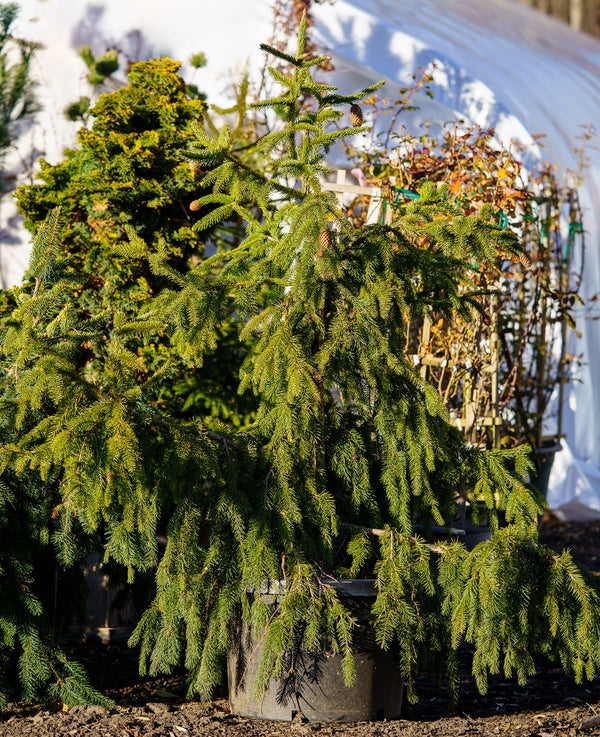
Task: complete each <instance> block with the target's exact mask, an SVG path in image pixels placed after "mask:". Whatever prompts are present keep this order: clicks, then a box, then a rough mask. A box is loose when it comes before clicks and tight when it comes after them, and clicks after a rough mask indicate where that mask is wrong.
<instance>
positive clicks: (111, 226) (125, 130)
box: [17, 59, 252, 425]
mask: <svg viewBox="0 0 600 737" xmlns="http://www.w3.org/2000/svg"><path fill="white" fill-rule="evenodd" d="M178 68H179V64H178V63H176V62H173V61H171V60H169V59H158V60H153V61H149V62H140V63H138V64H134V65H133V67H132V68H131V70H130V73H129V84H128V85H127V86H126V87H124V88H122V89H119V90H117V91H116V92H113V93H111V94H104V95H102V96H101V97H100V100H99V101H98V102H97V104H96V105H95V106H94V108H93V109H92V110H91V113H90V115H91V118H92V119H93V124H92V125H91V126H90V128H89V129H88V128H86V127H82V128H81V130H80V132H79V146H78V147H77V148H74V149H67V150H66V151H65V157H64V159H63V160H62V161H61V162H59V163H58V164H54V165H51V164H49V163H48V162H46V161H44V160H42V161H41V171H40V173H39V176H38V180H37V181H36V182H35V183H34V184H31V185H26V186H23V187H21V188H20V189H19V190H18V193H17V205H18V208H19V211H20V212H21V214H22V215H23V216H24V218H25V225H26V227H28V228H29V229H30V230H31V231H32V233H35V232H36V229H37V228H39V227H40V225H41V224H42V223H43V222H44V221H45V220H46V218H47V217H48V215H49V213H50V212H51V211H52V210H53V209H54V208H57V207H58V208H60V212H61V220H62V237H61V241H60V244H59V245H58V246H57V247H58V248H59V250H60V252H61V254H62V255H63V256H64V257H66V258H69V259H70V265H71V268H72V269H74V270H77V271H78V272H79V274H80V277H79V278H80V281H81V286H80V287H78V288H77V290H75V292H74V293H73V297H74V302H73V307H72V309H77V310H79V314H80V317H81V319H94V320H101V321H103V322H104V324H107V325H109V324H110V323H111V322H112V320H113V317H114V316H115V315H116V314H117V313H118V314H122V315H124V316H128V317H133V316H135V315H136V314H137V312H138V311H139V310H140V309H141V308H142V307H143V306H144V305H145V304H147V303H149V302H150V301H151V299H152V298H153V296H154V295H156V294H157V293H158V292H160V290H161V289H163V288H164V287H165V286H166V285H167V284H168V283H169V282H168V277H164V276H157V275H156V274H155V273H153V271H152V269H151V268H150V266H149V264H148V261H147V260H146V259H130V258H127V257H126V256H123V254H122V253H121V251H122V244H123V242H124V241H125V242H128V241H129V239H130V238H131V237H134V236H135V237H136V238H140V239H141V240H142V241H143V242H144V244H145V245H144V248H146V249H148V252H149V253H151V254H157V253H160V257H161V258H163V259H167V260H169V262H170V263H171V264H172V265H173V266H175V267H176V268H177V269H180V270H183V271H186V270H188V269H190V268H191V267H192V266H193V265H194V264H195V263H196V262H198V261H199V260H200V259H202V257H203V251H204V248H205V244H206V242H207V241H212V243H213V244H214V246H215V247H219V246H223V245H227V244H226V243H224V236H223V235H221V234H219V233H212V234H206V235H205V236H204V238H202V239H201V238H200V237H199V236H198V234H197V233H196V232H195V230H194V229H193V225H194V222H195V221H197V220H198V219H199V218H200V217H201V216H203V215H205V212H197V211H194V210H193V209H192V208H191V207H190V205H191V203H192V202H193V199H194V195H195V194H197V190H198V175H197V173H195V172H194V171H193V170H192V169H191V168H190V166H189V164H188V162H186V161H184V160H183V159H182V156H181V151H182V150H183V149H185V148H186V147H187V146H188V145H189V142H190V141H191V139H192V136H193V132H192V129H193V126H195V125H201V124H203V121H204V118H205V115H206V105H205V104H204V103H203V102H201V101H199V100H192V99H189V97H188V96H187V94H186V88H185V84H184V82H183V80H182V79H181V77H180V76H179V75H178V73H177V72H178ZM226 237H227V238H231V235H227V236H226ZM230 333H231V326H230V327H229V328H227V326H224V329H223V336H224V337H223V341H225V340H228V339H227V338H226V337H225V336H226V335H229V334H230ZM106 339H107V336H106V335H105V336H104V341H103V342H102V341H100V342H96V343H94V344H93V345H87V344H86V345H82V346H81V347H82V349H83V350H82V351H81V357H80V360H81V361H82V362H88V363H89V364H90V366H91V367H92V368H93V369H94V370H96V371H102V370H103V365H104V360H105V358H104V349H103V346H104V345H105V344H106ZM82 343H83V341H82ZM229 343H230V346H231V349H230V350H228V349H227V347H225V345H224V344H223V350H222V352H221V354H219V355H218V356H213V357H211V358H209V359H208V360H209V361H211V360H212V362H213V363H212V365H211V368H210V369H209V371H210V372H212V374H213V377H216V378H212V379H209V380H208V383H205V382H204V381H203V379H201V378H200V377H199V376H198V375H197V373H194V370H193V368H192V367H191V366H189V365H185V364H183V363H182V362H181V361H179V360H178V359H176V357H175V356H174V355H173V353H172V351H171V350H170V348H169V342H168V339H167V336H166V334H165V331H164V329H163V327H162V325H160V324H157V327H156V330H155V332H153V333H151V332H150V331H147V332H146V333H145V334H144V336H143V337H141V338H139V339H134V338H133V336H131V337H130V339H129V341H128V346H129V348H130V349H131V350H132V351H134V352H136V353H137V354H138V357H139V360H140V361H141V362H142V364H143V365H144V366H145V367H146V368H147V371H152V370H154V369H155V368H156V367H157V366H158V365H161V364H162V363H163V362H164V361H166V360H167V359H170V360H171V363H172V365H171V367H170V371H171V377H172V381H171V382H170V384H168V385H165V386H163V387H162V388H161V392H160V396H157V399H156V401H157V403H158V404H161V405H162V404H165V403H166V404H168V405H169V406H170V407H171V409H172V410H175V411H180V412H184V413H190V412H192V411H194V408H198V407H200V408H202V411H204V407H205V406H209V407H210V408H211V412H212V414H213V415H214V416H215V419H217V420H218V419H224V420H226V421H228V422H232V423H233V424H235V425H240V424H243V423H244V422H245V421H247V418H248V417H249V416H250V414H251V412H252V408H251V405H250V404H249V403H248V402H246V403H243V402H233V403H232V401H231V399H230V396H231V392H230V391H229V390H227V391H223V389H222V385H220V384H219V379H218V377H219V375H220V374H221V373H222V374H224V375H225V376H227V375H230V380H235V375H236V371H237V368H238V367H239V363H240V360H241V356H242V352H241V351H240V350H239V348H237V346H233V345H231V340H229ZM234 396H235V394H234Z"/></svg>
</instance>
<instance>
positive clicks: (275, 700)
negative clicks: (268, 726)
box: [227, 580, 404, 722]
mask: <svg viewBox="0 0 600 737" xmlns="http://www.w3.org/2000/svg"><path fill="white" fill-rule="evenodd" d="M279 584H281V585H282V584H283V582H274V586H273V590H277V587H278V585H279ZM328 585H332V586H334V587H335V588H336V590H337V592H338V594H339V596H340V597H341V598H342V599H343V601H344V603H345V605H346V606H348V607H349V608H350V609H351V611H352V614H353V615H354V616H355V617H356V619H357V621H358V625H357V627H356V628H355V638H354V642H353V652H354V662H355V665H356V682H355V685H354V686H352V687H350V688H347V687H346V686H345V684H344V678H343V675H342V656H341V655H337V654H335V653H332V652H330V651H317V652H313V651H310V652H308V651H306V650H303V649H302V648H301V647H298V648H294V651H293V652H290V653H286V654H285V659H286V660H285V665H284V672H283V674H282V677H281V678H280V679H279V680H275V679H272V680H271V682H270V683H269V685H268V687H267V690H266V692H265V693H264V694H263V695H262V697H261V698H256V697H255V695H254V684H255V678H256V673H257V669H258V664H259V662H260V656H261V652H262V646H261V643H260V641H259V640H257V638H255V637H254V633H253V631H252V628H251V626H250V625H249V624H248V622H246V621H245V620H243V619H240V620H239V621H237V622H235V623H234V624H233V625H232V629H233V633H232V638H231V642H232V644H231V646H230V650H229V656H228V661H227V674H228V678H229V701H230V705H231V711H232V712H233V713H234V714H239V715H240V716H245V717H256V718H260V719H280V720H284V721H291V720H292V719H293V718H294V717H296V716H297V715H299V714H301V715H302V716H303V717H304V718H306V719H308V720H309V721H312V722H354V721H371V720H378V719H391V718H394V717H397V716H399V714H400V710H401V706H402V694H403V688H404V684H403V682H402V679H401V677H400V674H399V671H398V666H397V663H396V661H395V659H394V658H393V657H392V655H391V654H390V653H387V652H385V651H384V650H382V649H381V648H380V647H378V646H377V644H376V642H375V636H374V632H373V628H372V627H371V625H370V624H369V616H370V611H371V606H372V604H373V602H374V600H375V596H376V593H375V582H374V581H371V580H368V581H365V580H361V581H335V582H332V583H331V584H328ZM274 598H275V597H274Z"/></svg>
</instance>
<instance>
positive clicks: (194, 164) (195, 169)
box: [190, 161, 202, 174]
mask: <svg viewBox="0 0 600 737" xmlns="http://www.w3.org/2000/svg"><path fill="white" fill-rule="evenodd" d="M190 169H191V170H192V174H199V173H200V172H201V171H202V165H201V164H200V162H199V161H190Z"/></svg>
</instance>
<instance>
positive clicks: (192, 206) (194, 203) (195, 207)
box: [190, 200, 200, 212]
mask: <svg viewBox="0 0 600 737" xmlns="http://www.w3.org/2000/svg"><path fill="white" fill-rule="evenodd" d="M199 209H200V202H199V201H198V200H192V201H191V202H190V210H191V211H192V212H198V210H199Z"/></svg>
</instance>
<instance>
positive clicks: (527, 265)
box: [519, 251, 531, 269]
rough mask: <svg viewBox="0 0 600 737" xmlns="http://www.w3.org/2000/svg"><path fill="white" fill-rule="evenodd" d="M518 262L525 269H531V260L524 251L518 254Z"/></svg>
mask: <svg viewBox="0 0 600 737" xmlns="http://www.w3.org/2000/svg"><path fill="white" fill-rule="evenodd" d="M519 261H520V262H521V263H522V264H523V266H524V267H525V268H526V269H530V268H531V258H530V257H529V254H527V253H525V251H522V252H521V253H520V254H519Z"/></svg>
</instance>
